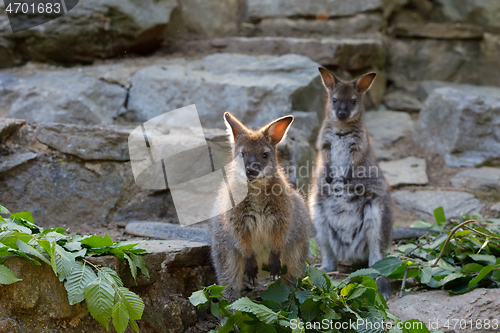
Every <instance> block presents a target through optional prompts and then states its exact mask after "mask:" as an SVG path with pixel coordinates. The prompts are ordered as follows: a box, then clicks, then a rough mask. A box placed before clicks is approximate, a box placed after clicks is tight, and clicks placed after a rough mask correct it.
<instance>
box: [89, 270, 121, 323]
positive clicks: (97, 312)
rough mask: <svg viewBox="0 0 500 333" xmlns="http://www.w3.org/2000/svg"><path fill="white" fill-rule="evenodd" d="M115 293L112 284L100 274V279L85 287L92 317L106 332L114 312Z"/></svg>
mask: <svg viewBox="0 0 500 333" xmlns="http://www.w3.org/2000/svg"><path fill="white" fill-rule="evenodd" d="M114 299H115V292H114V290H113V286H112V285H111V283H110V282H109V281H108V280H107V279H106V278H104V277H103V275H102V274H99V277H98V278H97V279H95V280H94V281H92V282H91V283H90V284H89V285H87V286H86V287H85V302H86V303H87V308H88V309H89V312H90V314H91V315H92V317H93V318H94V319H95V320H97V321H98V322H99V323H101V324H102V325H103V326H104V327H105V328H106V330H107V329H108V328H109V319H110V318H111V312H112V310H113V303H114Z"/></svg>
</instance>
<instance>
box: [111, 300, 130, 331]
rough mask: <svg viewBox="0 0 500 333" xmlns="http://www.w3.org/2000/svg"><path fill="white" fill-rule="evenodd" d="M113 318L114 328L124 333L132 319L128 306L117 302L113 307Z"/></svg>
mask: <svg viewBox="0 0 500 333" xmlns="http://www.w3.org/2000/svg"><path fill="white" fill-rule="evenodd" d="M112 318H113V326H114V327H115V330H116V332H118V333H124V332H125V330H126V329H127V326H128V322H129V319H130V318H129V315H128V310H127V306H126V305H125V304H124V303H122V302H117V303H116V304H115V305H114V306H113V312H112Z"/></svg>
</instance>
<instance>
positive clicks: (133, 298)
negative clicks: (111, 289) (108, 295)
mask: <svg viewBox="0 0 500 333" xmlns="http://www.w3.org/2000/svg"><path fill="white" fill-rule="evenodd" d="M118 294H119V296H120V298H121V299H122V301H123V303H124V304H125V305H126V306H127V311H128V313H129V316H130V319H132V320H140V319H141V318H142V313H143V311H144V302H143V301H142V299H141V298H140V297H139V295H137V294H135V293H133V292H131V291H130V290H128V289H127V288H125V287H118Z"/></svg>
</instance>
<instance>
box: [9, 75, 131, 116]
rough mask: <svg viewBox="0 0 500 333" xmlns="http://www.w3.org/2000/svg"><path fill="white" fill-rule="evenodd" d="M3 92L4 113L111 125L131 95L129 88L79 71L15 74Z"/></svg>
mask: <svg viewBox="0 0 500 333" xmlns="http://www.w3.org/2000/svg"><path fill="white" fill-rule="evenodd" d="M0 80H1V78H0ZM0 91H1V92H2V94H1V95H0V112H1V111H2V109H3V112H1V113H0V116H2V114H3V116H8V117H11V118H21V119H26V120H27V121H29V122H35V123H49V122H58V123H76V124H111V123H113V120H114V118H115V117H117V116H118V115H119V114H120V112H121V111H122V109H123V107H124V105H125V101H126V98H127V90H126V89H125V88H123V87H121V86H119V85H117V84H109V83H107V82H104V81H101V80H98V79H96V78H94V77H90V76H84V75H81V74H78V73H72V74H43V75H37V76H33V77H24V78H15V77H12V78H10V81H6V83H5V84H2V83H0Z"/></svg>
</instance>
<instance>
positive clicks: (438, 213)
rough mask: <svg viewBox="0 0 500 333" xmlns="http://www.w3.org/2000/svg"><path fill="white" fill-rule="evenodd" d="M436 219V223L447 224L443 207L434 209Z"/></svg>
mask: <svg viewBox="0 0 500 333" xmlns="http://www.w3.org/2000/svg"><path fill="white" fill-rule="evenodd" d="M434 217H435V218H436V223H444V222H446V217H445V216H444V209H443V207H438V208H436V209H434Z"/></svg>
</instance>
